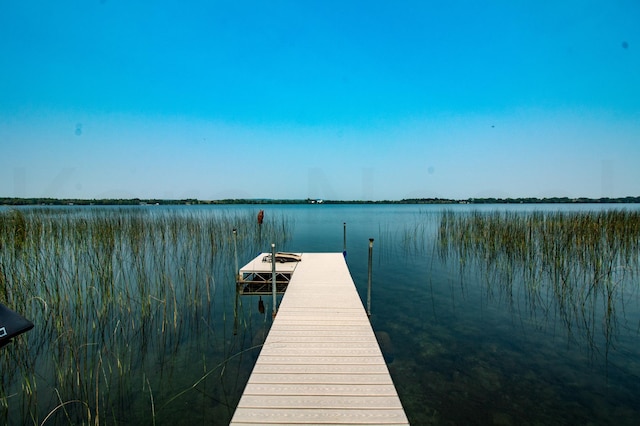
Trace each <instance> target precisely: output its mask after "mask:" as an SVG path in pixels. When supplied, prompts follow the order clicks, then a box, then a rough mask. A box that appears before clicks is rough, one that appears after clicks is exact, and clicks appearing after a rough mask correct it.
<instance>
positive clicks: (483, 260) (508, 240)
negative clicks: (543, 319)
mask: <svg viewBox="0 0 640 426" xmlns="http://www.w3.org/2000/svg"><path fill="white" fill-rule="evenodd" d="M437 239H438V249H439V255H440V257H441V258H442V259H444V260H447V259H450V258H454V259H457V261H459V263H460V267H461V268H462V269H463V270H464V269H473V270H477V271H480V272H481V273H482V274H483V275H484V277H485V282H486V283H487V284H488V291H490V292H491V291H493V290H494V289H495V288H499V289H500V290H501V291H502V293H501V294H503V295H506V297H507V298H508V299H509V301H510V302H511V303H513V301H514V299H515V298H516V295H517V294H520V293H521V290H524V291H523V292H522V293H523V295H524V297H525V299H526V300H527V301H528V304H529V307H530V308H531V312H539V311H543V312H545V313H546V314H549V313H556V312H557V313H559V314H560V317H561V319H562V320H563V322H564V323H565V325H566V326H567V327H568V329H569V330H570V332H571V330H574V329H580V330H582V331H583V332H584V333H585V336H586V337H587V340H588V341H589V343H590V344H591V345H592V346H594V347H595V346H597V345H596V341H597V338H596V336H595V331H596V330H597V328H598V327H599V326H600V324H601V325H602V330H603V333H604V337H605V346H606V347H607V348H608V345H609V344H610V343H611V337H612V336H613V331H614V329H615V325H616V323H617V321H616V309H617V308H618V307H622V308H624V303H625V302H624V296H625V294H629V293H636V292H637V290H638V289H637V288H633V287H632V286H628V285H629V283H634V284H637V282H636V281H637V277H638V272H639V269H640V268H639V266H640V212H638V211H631V210H606V211H588V212H563V211H556V212H541V211H534V212H528V213H523V212H512V211H511V212H510V211H493V212H479V211H473V212H466V213H461V212H453V211H445V212H443V214H442V217H441V220H440V224H439V229H438V238H437ZM626 286H627V287H626ZM625 287H626V288H625ZM636 294H637V293H636Z"/></svg>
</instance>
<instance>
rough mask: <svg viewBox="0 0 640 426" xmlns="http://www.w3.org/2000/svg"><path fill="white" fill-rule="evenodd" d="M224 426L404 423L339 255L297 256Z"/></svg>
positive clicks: (346, 270)
mask: <svg viewBox="0 0 640 426" xmlns="http://www.w3.org/2000/svg"><path fill="white" fill-rule="evenodd" d="M231 424H232V425H234V426H244V425H257V424H260V425H275V424H280V425H291V424H298V425H300V424H324V425H327V424H328V425H338V424H348V425H353V424H367V425H378V424H380V425H408V424H409V422H408V420H407V417H406V415H405V413H404V410H403V408H402V404H401V403H400V399H399V398H398V394H397V392H396V389H395V386H394V385H393V381H392V380H391V376H390V375H389V370H388V369H387V366H386V364H385V362H384V359H383V357H382V352H381V351H380V347H379V346H378V342H377V341H376V338H375V335H374V333H373V329H372V328H371V324H370V322H369V319H368V318H367V314H366V312H365V310H364V307H363V305H362V302H361V301H360V297H359V296H358V293H357V291H356V288H355V285H354V283H353V280H352V278H351V274H350V273H349V269H348V268H347V265H346V263H345V260H344V257H343V255H342V253H304V254H302V260H301V261H300V262H299V264H298V265H297V266H296V268H295V273H294V274H293V275H292V277H291V281H290V283H289V286H288V289H287V291H286V293H285V295H284V297H283V298H282V302H281V304H280V307H279V309H278V313H277V315H276V318H275V320H274V322H273V325H272V326H271V330H270V331H269V335H268V336H267V339H266V340H265V343H264V346H263V347H262V350H261V352H260V356H259V357H258V360H257V362H256V365H255V367H254V369H253V372H252V373H251V377H250V378H249V382H248V383H247V386H246V388H245V390H244V393H243V395H242V397H241V399H240V402H239V404H238V407H237V408H236V411H235V413H234V416H233V419H232V420H231Z"/></svg>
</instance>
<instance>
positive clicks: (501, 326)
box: [0, 204, 640, 425]
mask: <svg viewBox="0 0 640 426" xmlns="http://www.w3.org/2000/svg"><path fill="white" fill-rule="evenodd" d="M260 209H264V212H265V220H264V225H263V226H262V227H260V228H258V225H257V224H256V223H255V218H256V215H257V213H258V211H259V210H260ZM611 209H615V210H622V211H630V212H638V211H640V206H638V205H583V204H581V205H489V206H486V205H447V206H440V205H330V204H314V205H263V206H253V205H251V206H180V207H163V206H141V207H135V208H127V209H120V208H111V207H100V208H98V207H71V208H68V207H65V208H47V209H42V208H21V209H19V210H18V211H19V212H20V215H13V216H11V218H10V220H9V219H7V218H5V219H4V225H3V226H4V231H2V229H0V233H2V232H5V234H3V235H6V238H5V239H4V241H3V247H2V250H1V251H0V266H2V270H1V271H0V277H1V278H0V279H2V282H0V296H2V301H3V303H5V302H6V301H7V300H8V301H13V302H15V304H14V306H11V304H10V303H7V304H9V305H10V307H12V308H13V309H15V310H19V309H17V308H16V307H15V305H19V304H21V305H20V306H22V312H21V313H23V314H24V315H25V316H27V317H29V318H30V319H32V320H33V321H34V323H35V324H36V326H35V328H34V329H33V330H32V331H30V332H28V333H27V334H26V335H25V336H24V337H23V338H21V339H18V340H17V341H16V342H15V343H12V344H10V345H8V346H6V347H4V348H2V349H0V367H1V368H2V370H1V371H2V376H3V377H2V382H1V384H2V388H1V389H0V419H2V420H5V421H6V422H7V423H8V424H16V425H18V424H40V423H41V422H43V421H46V423H45V424H70V423H71V424H73V423H96V422H97V421H99V422H100V423H102V424H114V423H120V424H158V425H159V424H194V423H207V424H212V423H213V424H227V423H228V422H229V421H230V419H231V416H232V415H233V410H234V408H235V405H236V404H237V402H238V400H239V398H240V395H241V394H242V391H243V389H244V385H245V384H246V382H247V380H248V378H249V375H250V373H251V369H252V367H253V364H254V363H255V360H256V359H257V356H258V354H259V351H260V345H261V344H262V343H263V342H264V338H265V337H266V334H267V333H268V330H269V327H270V324H271V316H270V315H269V312H271V308H270V306H269V304H270V303H271V302H270V300H271V298H264V300H263V303H264V305H265V311H266V313H262V312H261V311H260V310H259V309H258V305H259V300H260V299H259V297H257V296H241V297H237V296H236V294H235V283H234V276H235V257H236V253H237V258H238V262H239V264H240V266H242V265H244V263H246V262H248V261H249V260H251V259H252V258H253V257H254V256H255V255H256V254H258V253H259V252H261V251H269V250H270V244H271V242H274V243H275V244H276V250H279V251H292V252H342V251H343V245H344V233H343V230H344V225H343V224H345V223H346V252H347V257H346V259H347V263H348V265H349V269H350V271H351V274H352V277H353V279H354V282H355V283H356V286H357V288H358V291H359V293H360V295H361V299H362V300H363V301H364V300H366V286H367V270H368V244H369V238H374V248H373V291H372V306H371V310H372V316H371V322H372V325H373V328H374V331H375V332H376V335H377V337H378V339H379V342H380V343H381V347H382V350H383V353H384V356H385V360H386V361H387V364H388V367H389V370H390V373H391V376H392V378H393V380H394V383H395V385H396V388H397V390H398V394H399V396H400V399H401V401H402V403H403V406H404V408H405V411H406V413H407V416H408V418H409V420H410V422H411V423H412V424H415V425H419V424H435V425H440V424H446V425H451V424H459V425H468V424H496V425H512V424H513V425H516V424H518V425H520V424H545V425H549V424H616V425H620V424H629V425H631V424H633V425H636V424H638V423H640V397H638V395H640V341H639V337H640V335H639V333H640V293H639V289H640V282H639V275H638V274H639V273H640V271H639V270H638V260H639V253H638V250H637V247H638V242H639V239H638V235H631V238H630V242H628V244H630V245H629V247H628V248H627V252H624V254H622V253H623V252H622V251H621V249H619V248H618V247H617V246H614V244H613V243H611V244H610V246H611V247H609V246H608V245H606V242H607V241H613V240H611V239H608V238H609V237H608V234H606V232H605V231H602V232H600V231H598V232H596V234H597V235H598V236H599V237H598V238H600V236H601V237H602V238H601V240H602V241H604V242H605V243H603V244H605V245H603V246H595V247H597V248H596V249H594V252H599V251H600V249H599V248H598V247H603V248H602V250H605V247H608V248H606V251H607V253H609V257H608V258H607V259H610V261H611V265H612V266H609V267H608V269H607V267H606V266H607V265H603V263H602V260H598V259H599V258H596V257H593V258H583V254H580V253H579V252H577V251H575V252H574V251H569V248H567V247H568V246H565V245H562V246H560V245H558V243H557V242H554V243H553V244H554V246H553V249H554V250H556V251H555V252H554V253H555V254H554V255H552V256H548V255H547V254H545V253H546V252H544V250H543V248H542V247H543V243H535V244H536V245H535V249H533V248H531V247H532V244H533V243H531V241H533V240H527V241H528V242H529V245H528V246H527V247H528V248H526V249H527V250H529V255H528V257H527V256H525V257H518V256H520V255H519V254H518V255H516V254H511V253H512V249H511V248H510V245H509V244H510V243H508V242H503V243H500V242H498V243H497V246H498V247H497V248H496V247H493V248H492V249H491V250H493V251H488V249H486V247H485V246H482V245H479V244H483V241H485V240H488V239H489V237H491V236H492V235H495V234H496V232H497V231H496V232H494V231H492V230H495V228H487V229H491V230H490V231H487V232H488V233H487V234H486V238H485V237H483V238H479V239H478V240H477V241H475V242H473V244H471V243H470V245H469V246H465V245H461V239H460V238H456V237H455V235H457V234H451V235H453V237H450V238H449V239H447V238H444V237H443V235H444V234H443V217H445V215H449V216H450V217H451V218H452V219H455V218H459V217H463V218H466V217H473V215H474V214H475V215H477V216H476V219H479V220H480V221H485V217H486V216H491V215H494V216H496V217H497V216H499V215H500V214H503V213H504V214H507V215H508V216H507V218H510V219H513V218H518V217H526V218H530V217H532V218H534V219H536V218H538V217H539V218H540V221H541V223H544V225H545V226H552V225H553V224H554V223H556V221H555V218H553V216H546V215H553V214H555V213H557V212H562V213H566V214H568V215H571V214H580V212H587V211H588V212H596V213H598V212H606V211H609V210H611ZM0 214H3V215H5V216H7V215H9V214H10V213H9V210H8V209H3V210H0ZM11 214H13V213H11ZM509 215H510V216H509ZM21 216H22V218H21ZM120 216H122V217H127V218H129V219H126V220H125V221H124V222H126V223H124V224H122V222H123V221H122V220H120V219H114V218H117V217H120ZM7 217H8V216H7ZM96 217H97V218H98V219H95V218H96ZM550 217H551V218H553V220H552V219H550ZM603 217H605V219H604V220H606V216H603ZM636 217H637V216H636ZM536 220H537V219H536ZM601 220H603V219H602V217H601V216H598V217H597V222H595V223H597V224H599V223H601V222H600V221H601ZM22 221H24V222H22ZM16 223H24V224H25V225H21V226H24V227H25V229H26V231H25V233H24V235H23V234H22V233H21V232H17V231H14V228H12V226H14V225H15V224H16ZM483 223H484V222H483ZM105 224H106V225H105ZM456 226H460V227H465V226H467V225H466V222H462V223H460V224H458V225H456ZM490 226H498V225H490ZM509 226H511V225H509ZM585 226H586V225H585ZM597 226H600V225H597ZM602 226H603V227H604V225H602ZM623 226H628V224H623ZM634 226H635V225H634ZM98 228H99V229H100V230H101V231H100V232H98V231H97V229H98ZM233 228H236V229H237V237H236V239H234V237H233V234H232V232H231V230H232V229H233ZM20 229H21V228H20ZM34 229H35V230H34ZM529 229H531V228H529ZM545 229H546V228H545ZM598 229H599V228H598ZM603 229H604V228H603ZM628 229H630V228H622V231H620V232H621V234H624V235H629V234H630V231H628ZM634 229H635V228H634ZM634 232H635V231H634ZM530 233H531V232H530ZM71 234H73V235H72V236H70V235H71ZM605 234H606V235H605ZM460 235H462V234H460ZM491 238H492V237H491ZM541 238H543V237H541ZM544 238H546V237H544ZM580 238H582V237H580ZM578 239H579V238H577V237H575V238H573V239H572V240H578ZM50 240H55V241H58V242H57V243H52V242H51V241H50ZM545 241H546V240H545ZM580 241H581V240H580ZM599 241H600V240H599ZM625 241H627V240H625ZM634 241H635V243H634ZM544 244H547V243H546V242H545V243H544ZM598 244H599V243H598ZM625 244H626V243H625ZM30 247H32V249H30ZM33 247H35V248H33ZM523 247H524V246H523ZM625 247H626V246H625ZM513 250H515V249H513ZM572 250H573V249H572ZM505 253H506V254H505ZM513 253H515V252H513ZM518 253H519V252H518ZM561 253H565V254H567V258H564V257H563V256H561ZM589 255H592V254H589ZM545 256H546V257H545ZM584 256H588V255H584ZM577 257H580V259H581V260H580V261H579V260H578V259H577ZM510 259H518V260H517V261H514V262H512V261H511V260H510ZM522 259H524V260H522ZM545 259H546V260H545ZM558 259H561V261H560V260H558ZM585 259H586V260H585ZM583 260H584V263H580V262H581V261H583ZM546 261H548V262H550V263H549V264H550V265H552V266H551V267H549V266H547V264H546V263H545V262H546ZM554 262H555V267H554V266H553V265H554ZM585 265H586V266H585ZM585 268H586V269H585ZM589 268H595V269H589ZM547 272H549V274H547ZM594 280H595V284H594ZM105 283H108V284H105ZM3 286H4V290H2V287H3ZM54 289H57V290H54ZM3 291H4V293H3ZM53 300H57V301H58V302H56V303H54V302H53ZM54 306H59V308H55V309H58V310H59V312H56V311H55V309H54ZM71 317H77V318H78V319H76V320H73V319H72V318H71Z"/></svg>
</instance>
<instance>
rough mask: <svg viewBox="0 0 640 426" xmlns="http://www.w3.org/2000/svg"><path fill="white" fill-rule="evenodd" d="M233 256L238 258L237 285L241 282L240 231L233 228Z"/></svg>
mask: <svg viewBox="0 0 640 426" xmlns="http://www.w3.org/2000/svg"><path fill="white" fill-rule="evenodd" d="M233 254H234V256H235V258H236V284H237V283H238V282H239V281H240V278H242V277H241V276H240V269H238V231H237V230H236V228H233Z"/></svg>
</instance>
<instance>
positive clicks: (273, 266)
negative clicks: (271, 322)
mask: <svg viewBox="0 0 640 426" xmlns="http://www.w3.org/2000/svg"><path fill="white" fill-rule="evenodd" d="M271 293H272V294H273V314H272V315H273V318H275V317H276V313H277V312H278V308H277V307H276V303H277V296H276V245H275V244H274V243H271Z"/></svg>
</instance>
